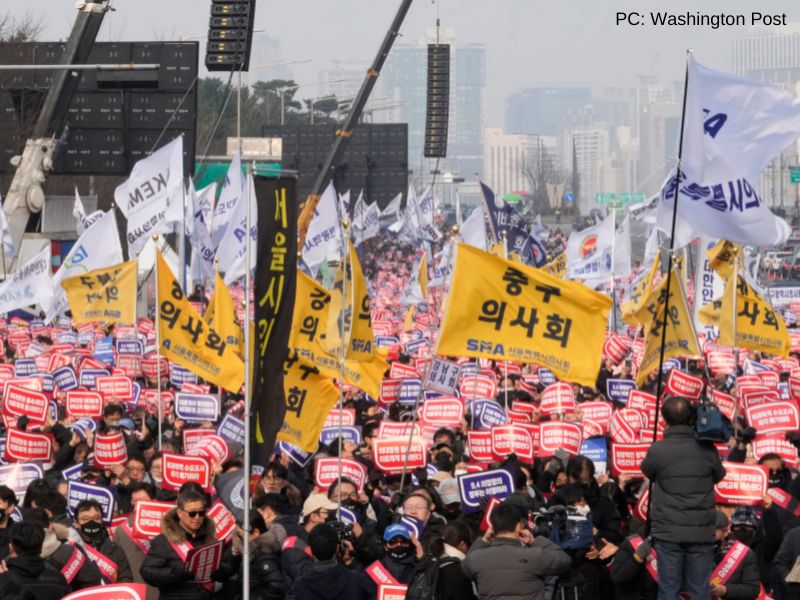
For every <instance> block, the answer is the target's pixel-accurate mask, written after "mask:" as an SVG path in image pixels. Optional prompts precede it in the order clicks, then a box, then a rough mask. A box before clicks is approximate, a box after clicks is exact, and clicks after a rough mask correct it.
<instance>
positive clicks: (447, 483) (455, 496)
mask: <svg viewBox="0 0 800 600" xmlns="http://www.w3.org/2000/svg"><path fill="white" fill-rule="evenodd" d="M439 497H440V498H441V499H442V504H443V506H444V508H443V511H442V516H443V517H444V518H445V519H447V522H448V523H452V522H453V521H455V520H456V519H458V518H459V517H461V492H459V490H458V479H454V478H452V477H449V478H447V479H442V480H441V481H440V482H439Z"/></svg>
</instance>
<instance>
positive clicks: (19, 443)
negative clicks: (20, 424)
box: [4, 427, 53, 462]
mask: <svg viewBox="0 0 800 600" xmlns="http://www.w3.org/2000/svg"><path fill="white" fill-rule="evenodd" d="M52 454H53V436H52V434H49V433H32V432H30V431H20V430H19V429H16V428H14V427H11V428H9V429H8V431H7V433H6V452H5V456H4V458H5V460H6V462H37V461H38V462H50V460H51V457H52Z"/></svg>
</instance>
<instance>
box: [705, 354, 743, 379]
mask: <svg viewBox="0 0 800 600" xmlns="http://www.w3.org/2000/svg"><path fill="white" fill-rule="evenodd" d="M706 362H707V364H708V368H709V370H710V371H711V373H712V374H713V375H730V374H731V373H733V370H734V369H735V368H736V359H735V358H734V356H733V352H722V351H719V350H712V351H711V352H709V353H708V359H707V361H706Z"/></svg>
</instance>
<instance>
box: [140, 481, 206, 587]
mask: <svg viewBox="0 0 800 600" xmlns="http://www.w3.org/2000/svg"><path fill="white" fill-rule="evenodd" d="M206 508H207V507H206V497H205V494H203V493H202V492H200V491H198V490H197V489H195V488H193V487H189V486H188V484H185V485H184V486H183V487H182V488H181V490H180V491H179V492H178V499H177V506H176V508H174V509H172V510H170V511H168V512H166V513H165V514H164V516H163V517H162V519H161V529H162V531H163V533H160V534H159V535H157V536H156V537H155V538H153V541H152V542H151V544H150V550H149V551H148V553H147V556H145V557H144V561H142V569H141V573H142V578H143V579H144V580H145V582H147V583H148V584H149V585H152V586H153V587H156V588H158V589H159V591H160V600H211V599H212V598H213V596H214V593H213V586H212V585H209V584H202V583H194V582H193V581H192V580H193V579H194V575H193V574H192V573H191V572H190V571H188V570H187V569H186V566H187V565H186V553H187V552H188V551H189V550H191V549H192V548H198V547H200V546H204V545H206V544H210V543H213V542H214V541H215V540H216V530H215V527H214V522H213V521H211V519H209V518H208V517H206Z"/></svg>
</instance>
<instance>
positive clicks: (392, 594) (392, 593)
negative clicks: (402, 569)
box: [378, 583, 408, 600]
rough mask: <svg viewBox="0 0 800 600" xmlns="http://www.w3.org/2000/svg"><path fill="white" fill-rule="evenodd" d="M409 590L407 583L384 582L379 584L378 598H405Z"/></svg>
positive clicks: (398, 599) (397, 599)
mask: <svg viewBox="0 0 800 600" xmlns="http://www.w3.org/2000/svg"><path fill="white" fill-rule="evenodd" d="M407 591H408V586H407V585H403V584H401V583H383V584H381V585H379V586H378V600H405V597H406V592H407Z"/></svg>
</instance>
